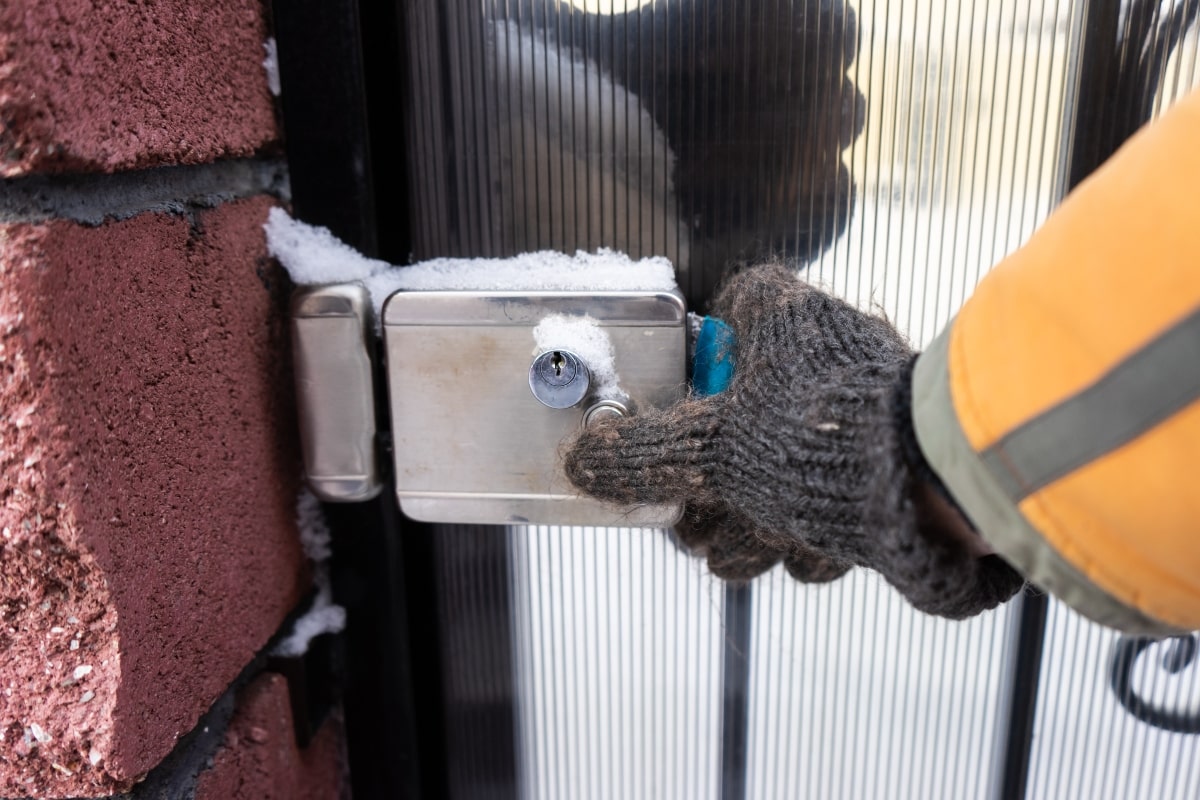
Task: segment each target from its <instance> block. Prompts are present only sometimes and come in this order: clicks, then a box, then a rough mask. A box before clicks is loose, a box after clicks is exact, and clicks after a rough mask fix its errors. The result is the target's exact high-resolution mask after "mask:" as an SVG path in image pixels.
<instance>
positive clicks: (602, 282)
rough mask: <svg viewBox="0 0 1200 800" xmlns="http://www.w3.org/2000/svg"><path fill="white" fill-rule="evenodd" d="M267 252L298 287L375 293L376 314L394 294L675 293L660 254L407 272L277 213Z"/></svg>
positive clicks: (477, 262) (453, 264)
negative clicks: (356, 287) (338, 286)
mask: <svg viewBox="0 0 1200 800" xmlns="http://www.w3.org/2000/svg"><path fill="white" fill-rule="evenodd" d="M263 228H264V229H265V230H266V234H267V249H268V250H269V251H270V253H271V255H272V256H274V257H275V258H276V259H277V260H278V261H279V263H280V264H282V265H283V268H284V269H286V270H287V271H288V275H289V276H291V279H292V281H293V282H294V283H297V284H300V285H302V286H316V285H320V284H326V283H361V284H362V285H363V286H365V287H366V288H367V289H368V291H370V293H371V301H372V304H373V305H374V306H375V317H376V319H379V315H380V312H381V310H382V308H383V302H384V300H386V299H387V298H388V296H389V295H390V294H392V292H396V291H401V290H403V291H451V290H474V291H481V292H521V291H526V292H528V291H594V292H613V291H664V292H669V291H672V290H674V289H675V288H676V286H675V269H674V267H672V266H671V262H670V261H668V260H667V259H665V258H662V257H660V256H655V257H652V258H643V259H640V260H638V261H634V260H632V259H630V258H629V256H627V255H625V254H623V253H616V252H613V251H612V250H604V249H601V250H598V251H597V252H595V253H585V252H583V251H580V252H577V253H575V255H573V256H571V255H567V254H565V253H556V252H552V251H541V252H537V253H526V254H524V255H520V256H515V257H513V258H437V259H433V260H431V261H423V262H420V263H418V264H412V265H411V266H407V267H397V266H393V265H392V264H389V263H387V262H386V261H380V260H378V259H374V258H367V257H366V256H364V255H362V254H361V253H359V252H358V251H357V250H355V249H354V248H352V247H350V246H349V245H347V244H346V243H345V242H343V241H341V240H340V239H338V238H337V237H336V236H334V235H333V233H332V232H330V230H329V229H328V228H323V227H319V226H316V225H308V224H305V223H303V222H299V221H297V220H294V219H292V218H291V216H289V215H288V213H287V212H286V211H284V210H283V209H281V208H272V209H271V211H270V213H269V214H268V216H267V221H266V222H265V223H264V224H263Z"/></svg>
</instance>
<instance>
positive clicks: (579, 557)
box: [508, 527, 722, 800]
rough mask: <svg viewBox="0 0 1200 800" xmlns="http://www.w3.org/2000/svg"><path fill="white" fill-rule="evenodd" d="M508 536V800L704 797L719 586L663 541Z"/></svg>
mask: <svg viewBox="0 0 1200 800" xmlns="http://www.w3.org/2000/svg"><path fill="white" fill-rule="evenodd" d="M508 540H509V543H510V547H511V551H510V553H511V559H512V560H511V565H512V566H511V572H510V581H511V583H510V587H511V588H510V591H511V593H512V620H513V623H512V624H513V630H514V653H515V665H516V697H517V731H518V734H517V741H516V744H517V753H518V758H519V761H518V764H519V774H520V787H521V796H522V797H529V798H548V799H549V798H572V799H573V800H575V799H576V798H577V799H578V800H588V799H589V798H595V800H604V798H616V797H629V798H637V797H645V798H664V799H666V798H679V799H680V800H691V799H692V798H697V799H699V798H705V797H716V796H717V791H716V789H717V786H718V781H719V778H720V775H719V771H720V761H719V758H718V755H719V743H720V733H721V705H720V700H721V678H722V674H721V671H722V662H721V636H722V633H721V630H722V589H721V585H720V582H719V581H716V580H714V579H713V578H712V577H711V576H709V575H708V574H707V572H706V571H705V570H704V569H703V568H702V566H701V564H700V562H698V561H696V560H695V559H694V558H689V557H688V556H686V555H684V554H683V553H681V552H680V551H679V550H678V549H676V548H675V547H674V546H673V544H672V543H671V539H670V538H669V537H668V536H667V534H666V533H665V532H663V531H654V530H641V529H626V528H615V529H614V528H609V529H596V528H550V527H517V528H510V529H509V533H508Z"/></svg>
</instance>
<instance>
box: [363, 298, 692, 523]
mask: <svg viewBox="0 0 1200 800" xmlns="http://www.w3.org/2000/svg"><path fill="white" fill-rule="evenodd" d="M552 314H562V315H566V316H588V317H590V318H592V319H593V320H595V321H596V322H597V323H598V324H599V325H600V327H601V328H602V329H603V330H604V331H605V333H607V335H608V337H609V339H610V341H611V342H612V346H613V352H614V356H615V366H616V371H617V375H618V376H619V380H620V387H621V389H622V390H623V391H624V392H626V393H627V394H628V398H627V400H628V403H627V406H628V407H629V408H631V409H632V410H633V411H634V412H636V411H637V410H644V409H647V408H655V407H664V406H667V405H670V404H672V403H674V402H675V401H677V400H679V399H680V398H681V397H682V396H683V394H684V392H685V389H686V349H687V341H686V333H685V326H684V321H685V318H686V313H685V308H684V302H683V298H682V297H681V296H680V295H679V294H677V293H673V292H604V293H583V292H535V293H508V292H462V291H450V292H398V293H396V294H394V295H392V297H391V298H390V299H389V300H388V302H387V304H386V305H385V307H384V311H383V336H384V347H385V351H386V358H387V373H388V383H389V385H388V389H389V398H390V400H389V402H390V407H391V420H392V436H393V442H394V445H395V449H394V452H395V467H396V469H395V474H396V495H397V497H398V498H399V501H400V507H401V509H402V510H403V511H404V513H405V514H407V515H408V516H410V517H412V518H414V519H418V520H424V521H427V522H458V523H479V524H493V525H502V524H514V523H517V524H521V523H530V524H545V525H598V526H599V525H604V526H646V527H659V526H662V527H665V526H668V525H671V524H674V523H675V522H677V521H678V519H679V516H680V514H681V511H682V509H681V507H680V506H679V505H670V506H637V507H632V508H619V507H614V506H610V505H606V504H603V503H600V502H598V501H596V500H593V499H591V498H587V497H583V496H580V495H579V494H578V493H577V492H576V491H575V490H574V489H573V488H572V487H571V486H570V484H569V483H568V482H567V479H566V477H565V476H564V474H563V471H562V462H561V453H560V447H561V444H562V442H563V440H564V439H566V438H567V437H568V436H570V435H571V434H573V433H575V432H576V431H578V430H579V429H580V426H581V425H582V424H583V418H584V415H585V413H587V412H588V411H589V410H592V411H593V413H595V410H596V409H595V403H594V402H593V401H594V399H595V398H586V399H584V400H582V401H581V402H580V403H578V404H577V405H574V406H571V407H569V408H551V407H549V406H547V405H545V404H543V402H540V401H539V399H538V398H537V397H535V395H534V392H533V391H531V363H532V362H533V361H535V360H536V358H537V356H538V355H539V351H538V349H537V348H536V343H535V341H534V336H533V330H534V328H535V327H537V325H538V324H539V323H540V322H541V321H542V320H543V319H544V318H545V317H547V316H549V315H552ZM567 344H568V343H564V344H563V349H564V350H567V351H569V349H570V348H569V347H568V346H567ZM606 410H607V411H608V412H610V413H619V412H618V411H615V410H613V409H612V408H607V409H606Z"/></svg>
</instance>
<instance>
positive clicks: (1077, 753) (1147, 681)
mask: <svg viewBox="0 0 1200 800" xmlns="http://www.w3.org/2000/svg"><path fill="white" fill-rule="evenodd" d="M1188 638H1189V640H1190V641H1191V642H1192V645H1191V657H1190V658H1189V657H1188V653H1187V652H1186V650H1185V651H1184V652H1180V651H1179V650H1178V649H1177V648H1179V647H1180V646H1181V645H1179V644H1175V643H1171V642H1164V643H1160V644H1156V645H1152V646H1149V647H1147V648H1146V649H1145V650H1143V651H1142V652H1141V653H1140V654H1138V655H1137V656H1136V658H1134V660H1133V661H1132V665H1131V668H1130V669H1129V670H1128V675H1129V680H1128V682H1127V683H1124V684H1118V686H1119V687H1120V688H1119V690H1118V688H1114V677H1115V675H1114V674H1116V675H1117V676H1119V674H1120V672H1121V669H1120V664H1119V663H1118V662H1119V659H1117V654H1118V652H1119V651H1120V648H1121V647H1122V643H1125V645H1126V646H1127V645H1128V643H1129V641H1130V640H1129V639H1127V638H1125V637H1121V636H1119V635H1118V634H1116V633H1115V632H1113V631H1111V630H1109V629H1107V628H1103V627H1101V626H1099V625H1094V624H1092V623H1090V622H1088V621H1087V620H1084V619H1082V618H1081V617H1079V616H1078V615H1077V614H1074V613H1073V612H1071V611H1070V610H1069V609H1067V608H1066V607H1065V606H1063V605H1062V604H1061V603H1057V602H1054V603H1051V606H1050V620H1049V624H1048V627H1047V631H1046V653H1045V660H1044V662H1043V670H1042V678H1041V685H1040V689H1039V692H1038V719H1037V726H1036V728H1035V729H1034V738H1033V761H1032V766H1031V768H1030V774H1029V794H1028V796H1029V797H1030V798H1036V799H1037V800H1058V798H1070V797H1087V798H1093V797H1094V798H1121V799H1122V800H1126V799H1127V798H1128V799H1130V800H1132V799H1134V798H1155V799H1156V800H1157V799H1158V798H1179V799H1180V800H1184V799H1185V798H1187V799H1189V800H1190V798H1196V797H1200V660H1198V659H1196V658H1195V649H1194V648H1195V644H1196V639H1195V636H1192V637H1188ZM1183 647H1185V648H1186V647H1187V646H1186V645H1183ZM1138 702H1144V703H1146V704H1148V705H1149V706H1150V707H1151V708H1153V709H1156V710H1157V711H1160V712H1166V713H1167V714H1170V715H1172V716H1174V717H1177V718H1182V719H1183V720H1187V719H1190V723H1191V724H1190V732H1181V731H1171V730H1167V729H1164V728H1163V727H1161V726H1160V724H1158V723H1157V722H1156V720H1155V719H1153V718H1150V719H1145V718H1139V717H1137V716H1135V715H1134V714H1133V713H1131V710H1130V708H1131V707H1132V706H1133V705H1134V703H1138Z"/></svg>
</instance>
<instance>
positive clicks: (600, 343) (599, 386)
mask: <svg viewBox="0 0 1200 800" xmlns="http://www.w3.org/2000/svg"><path fill="white" fill-rule="evenodd" d="M533 340H534V342H535V343H536V345H537V346H536V348H535V351H534V355H535V356H538V355H541V354H542V353H548V352H550V351H552V350H569V351H570V352H572V353H574V354H575V355H577V356H579V357H580V358H581V359H582V360H583V363H585V364H587V367H588V371H589V372H590V373H591V378H592V386H593V387H594V389H595V391H596V394H597V396H598V397H599V398H600V399H601V400H620V399H621V398H622V397H624V396H625V393H624V392H622V391H621V389H620V387H619V386H618V378H617V368H616V365H615V364H614V358H613V346H612V340H611V339H609V338H608V334H607V333H606V332H605V330H604V329H603V328H601V327H600V324H599V323H598V322H596V320H594V319H592V318H591V317H568V316H565V315H563V314H551V315H550V316H548V317H546V318H545V319H543V320H542V321H541V322H540V323H539V324H538V326H537V327H536V328H534V329H533Z"/></svg>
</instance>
